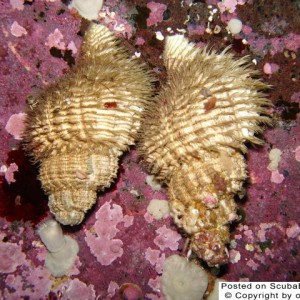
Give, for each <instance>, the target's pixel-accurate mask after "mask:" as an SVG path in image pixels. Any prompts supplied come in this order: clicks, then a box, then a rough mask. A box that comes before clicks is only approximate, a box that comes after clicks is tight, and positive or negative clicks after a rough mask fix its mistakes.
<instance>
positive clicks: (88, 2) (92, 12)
mask: <svg viewBox="0 0 300 300" xmlns="http://www.w3.org/2000/svg"><path fill="white" fill-rule="evenodd" d="M102 6H103V0H73V1H72V2H71V4H70V5H69V8H75V9H76V10H77V11H78V13H79V14H80V15H81V16H82V17H83V18H85V19H87V20H97V19H98V17H99V11H100V10H101V8H102Z"/></svg>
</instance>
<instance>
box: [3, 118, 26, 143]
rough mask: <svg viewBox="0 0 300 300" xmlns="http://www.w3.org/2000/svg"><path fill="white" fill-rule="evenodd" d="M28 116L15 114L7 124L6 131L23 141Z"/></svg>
mask: <svg viewBox="0 0 300 300" xmlns="http://www.w3.org/2000/svg"><path fill="white" fill-rule="evenodd" d="M26 116H27V115H26V114H25V113H18V114H13V115H11V116H10V118H9V119H8V121H7V123H6V126H5V130H6V131H7V132H8V133H9V134H11V135H13V137H14V138H15V139H16V140H21V139H22V134H23V131H24V129H25V119H26Z"/></svg>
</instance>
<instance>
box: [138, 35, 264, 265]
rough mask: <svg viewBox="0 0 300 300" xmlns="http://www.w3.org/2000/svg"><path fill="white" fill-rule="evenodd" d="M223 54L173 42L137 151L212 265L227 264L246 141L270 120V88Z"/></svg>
mask: <svg viewBox="0 0 300 300" xmlns="http://www.w3.org/2000/svg"><path fill="white" fill-rule="evenodd" d="M248 60H249V59H248V58H240V59H234V57H233V55H232V54H230V53H229V52H228V49H225V50H224V51H223V52H222V53H220V54H217V53H216V52H215V51H213V50H210V51H209V50H207V48H202V49H200V48H197V47H196V46H195V45H194V44H192V43H189V42H188V40H187V39H186V38H184V37H183V36H182V35H175V36H171V37H168V38H167V40H166V46H165V51H164V62H165V65H166V67H167V73H168V80H167V82H166V84H165V85H164V86H163V87H162V91H161V93H160V94H159V95H158V96H157V97H156V98H155V100H154V101H152V102H151V103H149V106H148V107H147V109H146V110H145V114H144V119H143V122H142V127H141V141H140V147H139V148H140V153H141V155H142V156H143V157H144V163H145V165H146V166H147V167H148V170H149V171H150V172H151V173H152V174H154V175H155V176H156V178H157V179H159V180H161V181H163V182H165V183H166V184H167V185H168V194H169V200H170V209H171V215H172V216H173V218H174V221H175V223H176V224H177V225H178V226H179V227H181V228H183V229H184V231H185V232H186V233H187V234H189V235H190V238H191V249H192V250H193V251H194V252H195V253H196V254H197V255H198V256H199V257H200V258H202V259H203V260H205V261H206V262H207V263H208V264H209V265H211V266H212V265H219V264H223V263H225V262H226V261H227V259H228V255H227V249H226V244H227V243H228V242H229V226H228V225H229V223H230V222H232V221H233V220H234V219H236V217H237V215H236V204H235V202H234V200H233V198H234V195H235V194H238V193H239V194H241V193H242V191H243V182H244V180H245V179H246V178H247V171H246V163H245V158H244V156H243V153H245V152H246V151H247V148H246V146H245V142H247V141H250V142H252V143H257V144H261V143H262V141H261V140H260V139H258V138H257V137H255V136H254V133H259V132H261V131H262V127H260V126H259V124H260V123H269V122H270V118H269V116H268V114H267V110H266V107H267V106H269V105H270V103H269V101H268V100H267V99H266V98H265V96H264V94H263V93H262V92H261V90H263V89H265V88H266V87H267V86H266V85H265V84H263V83H262V82H261V81H260V80H258V79H254V78H253V76H254V75H257V73H256V72H255V71H253V70H252V69H251V67H250V65H249V61H248Z"/></svg>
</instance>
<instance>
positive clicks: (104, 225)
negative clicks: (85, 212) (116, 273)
mask: <svg viewBox="0 0 300 300" xmlns="http://www.w3.org/2000/svg"><path fill="white" fill-rule="evenodd" d="M96 219H97V221H96V223H95V224H94V227H93V230H90V231H89V230H85V234H86V237H85V241H86V243H87V245H88V246H89V248H90V250H91V253H92V254H93V255H94V256H95V257H96V258H97V260H98V262H100V263H101V264H102V265H104V266H108V265H110V264H111V263H112V262H113V261H115V260H116V259H117V258H118V257H121V256H122V255H123V249H122V247H123V242H122V241H121V240H120V239H114V237H115V236H116V234H117V233H118V232H119V229H118V228H117V227H116V226H117V225H118V224H119V223H120V222H123V213H122V208H121V206H119V205H117V204H113V205H112V206H111V205H110V203H109V202H106V203H105V204H103V205H102V207H101V208H100V209H99V210H98V211H97V213H96ZM94 231H95V233H94Z"/></svg>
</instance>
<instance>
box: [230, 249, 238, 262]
mask: <svg viewBox="0 0 300 300" xmlns="http://www.w3.org/2000/svg"><path fill="white" fill-rule="evenodd" d="M240 259H241V253H240V252H239V251H237V250H234V249H232V250H230V251H229V260H230V262H231V263H232V264H236V263H237V262H239V261H240Z"/></svg>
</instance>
